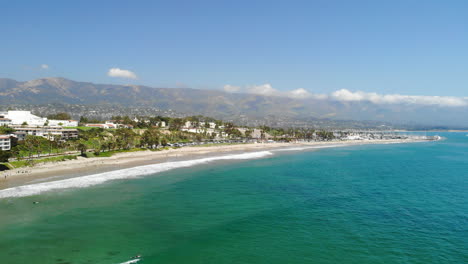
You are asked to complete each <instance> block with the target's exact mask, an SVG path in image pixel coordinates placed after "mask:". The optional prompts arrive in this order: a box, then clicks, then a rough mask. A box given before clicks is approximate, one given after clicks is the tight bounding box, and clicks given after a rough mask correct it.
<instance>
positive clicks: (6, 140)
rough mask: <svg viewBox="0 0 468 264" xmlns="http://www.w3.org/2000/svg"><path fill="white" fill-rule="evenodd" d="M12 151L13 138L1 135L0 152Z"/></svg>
mask: <svg viewBox="0 0 468 264" xmlns="http://www.w3.org/2000/svg"><path fill="white" fill-rule="evenodd" d="M10 149H11V136H10V135H0V150H10Z"/></svg>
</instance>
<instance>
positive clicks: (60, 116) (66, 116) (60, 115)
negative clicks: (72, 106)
mask: <svg viewBox="0 0 468 264" xmlns="http://www.w3.org/2000/svg"><path fill="white" fill-rule="evenodd" d="M47 118H48V119H55V120H70V119H71V116H70V114H68V113H64V112H62V113H57V114H53V115H48V116H47Z"/></svg>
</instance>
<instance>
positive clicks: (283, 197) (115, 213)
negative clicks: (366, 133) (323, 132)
mask: <svg viewBox="0 0 468 264" xmlns="http://www.w3.org/2000/svg"><path fill="white" fill-rule="evenodd" d="M438 134H439V135H441V136H443V137H445V140H443V141H438V142H422V143H408V144H386V145H361V146H345V147H335V148H326V149H318V150H317V149H315V150H314V151H311V149H300V148H299V149H293V150H289V151H262V152H257V153H249V154H245V155H243V154H232V155H225V156H223V157H218V158H206V159H198V160H196V161H186V162H179V163H177V162H173V163H171V164H166V165H165V166H164V167H161V166H157V165H150V166H144V167H139V168H134V169H127V170H122V171H118V172H110V173H102V174H99V175H94V176H93V177H80V178H72V179H67V180H63V181H61V182H46V183H36V184H33V185H30V186H27V187H23V188H21V189H16V190H15V191H8V190H0V263H5V264H30V263H32V264H87V263H88V264H91V263H92V264H95V263H139V264H143V263H171V264H175V263H216V264H222V263H265V264H272V263H340V264H347V263H359V264H365V263H424V264H427V263H468V136H466V135H465V133H438ZM35 201H37V202H39V203H37V204H34V203H33V202H35Z"/></svg>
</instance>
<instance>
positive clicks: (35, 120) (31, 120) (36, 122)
mask: <svg viewBox="0 0 468 264" xmlns="http://www.w3.org/2000/svg"><path fill="white" fill-rule="evenodd" d="M0 118H6V119H10V120H11V125H22V124H27V125H29V126H43V125H45V124H46V123H47V118H45V117H39V116H36V115H33V114H31V111H7V112H0Z"/></svg>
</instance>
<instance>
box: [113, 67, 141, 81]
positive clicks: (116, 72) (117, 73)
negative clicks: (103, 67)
mask: <svg viewBox="0 0 468 264" xmlns="http://www.w3.org/2000/svg"><path fill="white" fill-rule="evenodd" d="M107 75H108V76H110V77H118V78H128V79H137V76H136V74H135V73H134V72H132V71H129V70H123V69H119V68H111V69H109V72H107Z"/></svg>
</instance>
